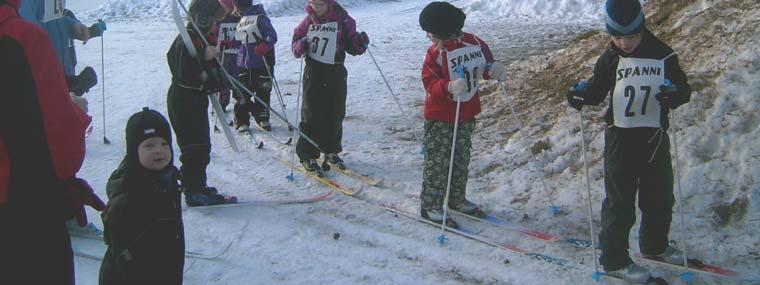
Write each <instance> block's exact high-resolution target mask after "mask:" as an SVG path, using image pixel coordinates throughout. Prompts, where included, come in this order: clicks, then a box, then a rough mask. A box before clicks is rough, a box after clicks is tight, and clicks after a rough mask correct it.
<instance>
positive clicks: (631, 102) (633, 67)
mask: <svg viewBox="0 0 760 285" xmlns="http://www.w3.org/2000/svg"><path fill="white" fill-rule="evenodd" d="M615 77H616V78H615V80H616V83H615V90H613V92H612V106H613V110H612V111H613V114H614V118H615V126H617V127H621V128H637V127H651V128H659V127H661V125H660V103H659V102H657V99H655V98H654V95H655V94H657V92H658V90H659V89H658V88H659V86H660V85H662V83H663V82H664V80H665V61H664V60H657V59H645V58H622V57H621V58H620V62H619V63H618V67H617V70H616V72H615Z"/></svg>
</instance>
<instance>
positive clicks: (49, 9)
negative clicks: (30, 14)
mask: <svg viewBox="0 0 760 285" xmlns="http://www.w3.org/2000/svg"><path fill="white" fill-rule="evenodd" d="M65 8H66V0H45V7H44V9H45V10H44V11H45V15H44V16H43V17H42V22H43V23H44V22H49V21H52V20H57V19H60V18H63V9H65Z"/></svg>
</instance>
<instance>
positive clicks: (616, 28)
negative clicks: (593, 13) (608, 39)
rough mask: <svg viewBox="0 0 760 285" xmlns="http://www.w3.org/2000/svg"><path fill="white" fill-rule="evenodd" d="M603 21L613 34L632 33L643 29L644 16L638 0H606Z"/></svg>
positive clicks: (608, 31) (625, 34)
mask: <svg viewBox="0 0 760 285" xmlns="http://www.w3.org/2000/svg"><path fill="white" fill-rule="evenodd" d="M605 6H606V7H605V13H604V22H605V24H606V27H607V33H609V34H610V35H613V36H627V35H633V34H636V33H638V32H641V30H643V29H644V26H645V24H646V18H645V17H644V11H642V10H641V3H639V0H607V4H606V5H605Z"/></svg>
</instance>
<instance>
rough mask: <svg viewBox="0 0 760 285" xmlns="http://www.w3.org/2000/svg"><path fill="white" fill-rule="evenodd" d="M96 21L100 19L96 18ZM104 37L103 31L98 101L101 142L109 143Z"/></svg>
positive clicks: (101, 35) (101, 36)
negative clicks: (100, 83) (100, 120)
mask: <svg viewBox="0 0 760 285" xmlns="http://www.w3.org/2000/svg"><path fill="white" fill-rule="evenodd" d="M98 21H102V20H100V19H98ZM104 37H105V33H102V34H100V74H101V75H100V78H101V82H103V87H101V88H100V90H101V91H103V92H102V93H101V94H102V96H101V99H100V102H101V104H102V105H103V144H111V141H109V140H108V137H106V56H105V48H104V46H105V44H104V43H103V38H104Z"/></svg>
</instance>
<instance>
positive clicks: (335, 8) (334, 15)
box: [304, 0, 348, 20]
mask: <svg viewBox="0 0 760 285" xmlns="http://www.w3.org/2000/svg"><path fill="white" fill-rule="evenodd" d="M323 1H325V3H327V6H328V9H327V14H325V16H322V17H319V16H317V14H316V12H314V8H312V7H311V5H308V4H307V5H306V8H304V11H306V13H307V14H309V16H311V17H314V18H318V19H329V20H337V19H339V18H340V17H342V16H344V15H346V14H348V12H346V10H345V9H343V6H340V4H338V3H337V2H335V1H332V0H323Z"/></svg>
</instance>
